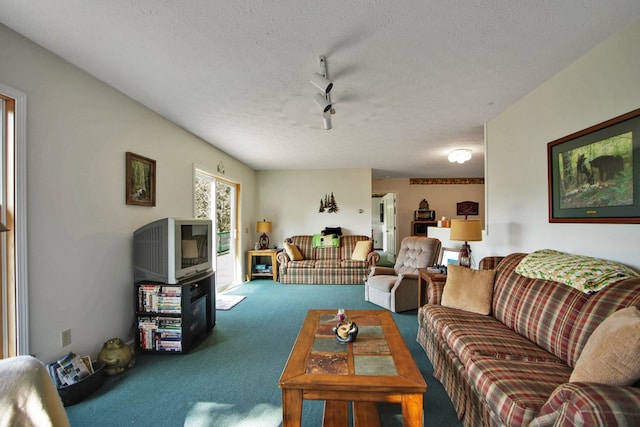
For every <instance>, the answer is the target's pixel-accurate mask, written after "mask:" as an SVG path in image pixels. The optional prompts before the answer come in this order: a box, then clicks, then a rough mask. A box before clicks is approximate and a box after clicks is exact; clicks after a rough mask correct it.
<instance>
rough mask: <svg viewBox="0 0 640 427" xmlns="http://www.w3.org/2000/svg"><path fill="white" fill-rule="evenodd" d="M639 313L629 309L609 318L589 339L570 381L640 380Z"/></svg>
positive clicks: (612, 382) (621, 382) (615, 382)
mask: <svg viewBox="0 0 640 427" xmlns="http://www.w3.org/2000/svg"><path fill="white" fill-rule="evenodd" d="M638 355H640V310H638V309H637V308H636V307H627V308H624V309H622V310H619V311H617V312H615V313H614V314H612V315H611V316H609V317H607V318H606V319H605V321H604V322H602V323H601V324H600V325H599V326H598V327H597V328H596V330H595V331H593V334H591V336H590V337H589V340H588V341H587V344H586V345H585V346H584V349H583V350H582V354H581V355H580V357H579V358H578V361H577V362H576V366H575V368H574V370H573V372H572V373H571V378H570V379H569V381H571V382H595V383H601V384H610V385H630V384H633V383H634V382H635V381H637V380H638V379H640V358H639V357H638Z"/></svg>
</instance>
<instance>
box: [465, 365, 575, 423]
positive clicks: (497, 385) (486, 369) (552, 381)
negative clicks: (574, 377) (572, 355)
mask: <svg viewBox="0 0 640 427" xmlns="http://www.w3.org/2000/svg"><path fill="white" fill-rule="evenodd" d="M467 373H468V375H469V381H470V382H471V384H473V385H474V387H475V389H476V391H477V393H478V394H479V395H480V396H482V398H483V400H484V401H485V402H486V406H487V407H488V408H491V411H492V412H493V413H492V414H491V416H492V417H494V419H495V421H496V423H495V424H496V425H507V426H526V425H529V423H530V422H531V420H532V419H533V418H534V417H535V416H536V414H537V413H538V412H539V411H540V408H542V406H543V405H544V403H545V402H546V401H547V399H548V398H549V396H550V395H551V393H552V392H553V390H555V388H556V387H557V386H559V385H560V384H563V383H565V382H567V380H568V379H569V375H570V374H571V370H570V368H569V367H567V366H566V365H563V364H560V363H546V362H536V363H531V362H530V361H524V360H505V359H494V358H491V357H486V356H480V357H477V358H474V359H473V360H472V361H471V363H469V365H467Z"/></svg>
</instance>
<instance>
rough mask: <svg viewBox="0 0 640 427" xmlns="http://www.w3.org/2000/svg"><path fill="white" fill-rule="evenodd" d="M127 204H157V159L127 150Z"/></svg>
mask: <svg viewBox="0 0 640 427" xmlns="http://www.w3.org/2000/svg"><path fill="white" fill-rule="evenodd" d="M126 171H127V172H126V175H127V176H126V182H127V184H126V190H125V191H126V201H127V205H139V206H155V205H156V161H155V160H152V159H149V158H146V157H143V156H140V155H138V154H134V153H130V152H127V161H126Z"/></svg>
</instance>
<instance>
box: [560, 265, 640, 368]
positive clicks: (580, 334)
mask: <svg viewBox="0 0 640 427" xmlns="http://www.w3.org/2000/svg"><path fill="white" fill-rule="evenodd" d="M632 306H635V307H639V308H640V277H636V278H633V279H626V280H622V281H620V282H617V283H615V284H613V285H609V286H608V287H606V288H604V289H603V290H601V291H598V292H596V293H595V294H593V295H591V297H589V300H588V301H587V302H586V303H585V305H584V307H582V310H581V311H580V313H579V314H578V317H577V318H576V322H575V325H574V327H573V329H572V331H571V336H570V339H569V359H568V361H567V362H568V364H569V366H572V367H573V366H575V363H576V361H577V360H578V358H579V357H580V354H581V353H582V349H583V348H584V346H585V345H586V343H587V341H588V340H589V337H590V336H591V334H592V333H593V331H595V329H596V328H597V327H598V326H599V325H600V324H601V323H602V322H603V321H604V320H605V319H606V318H607V317H609V316H610V315H612V314H613V313H615V312H617V311H618V310H620V309H622V308H626V307H632Z"/></svg>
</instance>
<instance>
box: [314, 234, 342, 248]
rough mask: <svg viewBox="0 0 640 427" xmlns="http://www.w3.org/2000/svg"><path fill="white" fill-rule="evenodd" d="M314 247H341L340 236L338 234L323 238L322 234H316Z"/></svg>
mask: <svg viewBox="0 0 640 427" xmlns="http://www.w3.org/2000/svg"><path fill="white" fill-rule="evenodd" d="M313 247H314V248H337V247H340V236H338V235H337V234H328V235H326V236H323V235H322V234H314V235H313Z"/></svg>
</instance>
